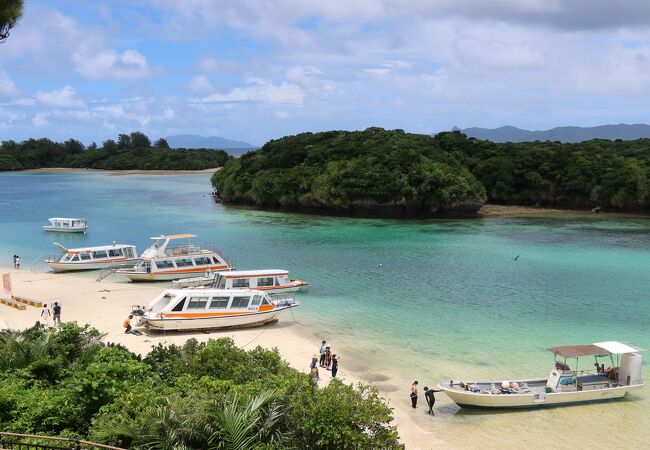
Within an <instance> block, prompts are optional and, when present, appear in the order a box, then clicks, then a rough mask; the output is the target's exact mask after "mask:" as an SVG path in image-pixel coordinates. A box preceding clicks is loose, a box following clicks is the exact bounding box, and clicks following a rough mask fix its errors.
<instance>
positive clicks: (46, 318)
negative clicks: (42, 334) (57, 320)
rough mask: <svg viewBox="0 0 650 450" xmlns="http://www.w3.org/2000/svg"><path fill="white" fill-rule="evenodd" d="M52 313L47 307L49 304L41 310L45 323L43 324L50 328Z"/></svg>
mask: <svg viewBox="0 0 650 450" xmlns="http://www.w3.org/2000/svg"><path fill="white" fill-rule="evenodd" d="M51 315H52V313H51V312H50V308H48V307H47V303H45V304H44V305H43V309H41V320H42V321H43V324H44V325H45V326H46V327H49V326H50V316H51Z"/></svg>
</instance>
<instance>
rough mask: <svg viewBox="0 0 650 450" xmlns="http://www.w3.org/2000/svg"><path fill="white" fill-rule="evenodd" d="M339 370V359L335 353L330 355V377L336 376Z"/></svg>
mask: <svg viewBox="0 0 650 450" xmlns="http://www.w3.org/2000/svg"><path fill="white" fill-rule="evenodd" d="M338 371H339V360H338V358H337V357H336V355H332V378H336V373H337V372H338Z"/></svg>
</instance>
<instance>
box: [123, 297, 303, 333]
mask: <svg viewBox="0 0 650 450" xmlns="http://www.w3.org/2000/svg"><path fill="white" fill-rule="evenodd" d="M296 306H298V302H296V301H295V300H294V299H293V298H285V299H277V298H276V299H274V298H271V297H270V296H269V295H268V294H267V293H266V292H260V291H255V290H252V289H205V288H204V289H168V290H166V291H163V292H162V293H161V294H160V295H159V296H158V297H156V298H155V299H154V300H153V301H152V302H151V303H150V304H149V306H148V307H147V308H145V310H144V311H142V313H141V314H140V323H142V324H143V325H144V326H146V327H147V328H149V329H152V330H196V329H206V328H210V329H214V328H230V327H245V326H254V325H263V324H265V323H270V322H275V321H277V320H278V316H279V315H280V313H282V311H285V310H287V309H291V308H295V307H296ZM134 313H136V312H134Z"/></svg>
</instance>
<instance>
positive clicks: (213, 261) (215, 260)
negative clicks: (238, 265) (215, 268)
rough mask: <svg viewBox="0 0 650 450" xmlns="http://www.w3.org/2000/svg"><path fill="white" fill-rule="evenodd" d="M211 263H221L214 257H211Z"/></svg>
mask: <svg viewBox="0 0 650 450" xmlns="http://www.w3.org/2000/svg"><path fill="white" fill-rule="evenodd" d="M212 263H213V264H221V261H219V258H217V257H216V256H213V257H212Z"/></svg>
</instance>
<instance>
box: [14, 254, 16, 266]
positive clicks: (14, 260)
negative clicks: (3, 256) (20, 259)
mask: <svg viewBox="0 0 650 450" xmlns="http://www.w3.org/2000/svg"><path fill="white" fill-rule="evenodd" d="M15 268H16V255H14V269H15Z"/></svg>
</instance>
